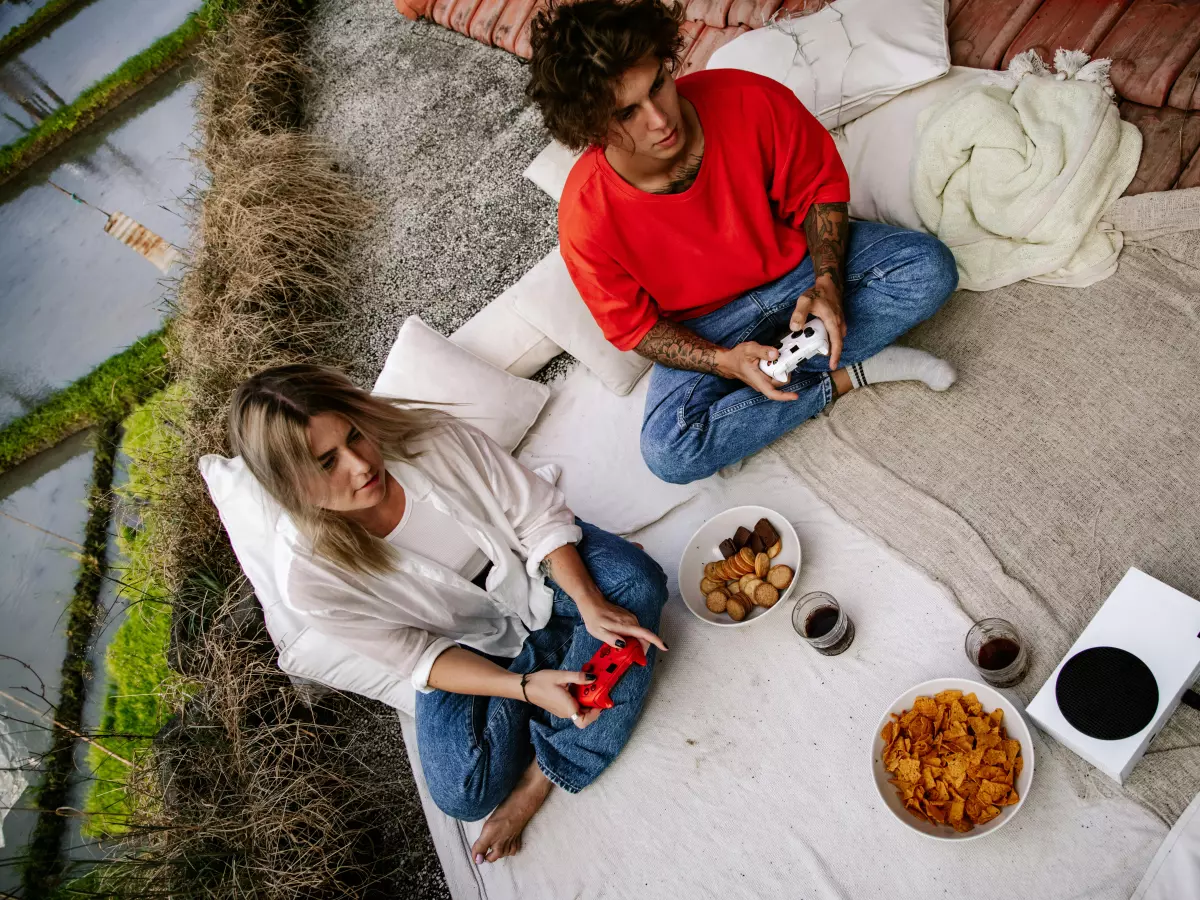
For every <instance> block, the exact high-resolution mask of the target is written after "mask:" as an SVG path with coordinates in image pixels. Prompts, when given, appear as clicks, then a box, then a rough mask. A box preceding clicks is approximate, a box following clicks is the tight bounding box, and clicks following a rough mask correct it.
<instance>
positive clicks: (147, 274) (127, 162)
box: [0, 70, 196, 425]
mask: <svg viewBox="0 0 1200 900" xmlns="http://www.w3.org/2000/svg"><path fill="white" fill-rule="evenodd" d="M188 74H189V72H188V70H180V71H179V72H177V73H174V74H172V75H167V76H164V77H163V78H162V79H160V80H159V81H158V82H156V83H155V84H154V85H153V86H152V87H151V88H149V89H147V91H146V92H144V96H142V95H139V97H138V99H137V100H136V101H135V102H132V103H130V104H128V107H129V108H128V109H126V108H125V107H122V110H121V111H120V115H119V116H114V117H110V118H106V119H105V120H104V121H103V122H102V123H101V125H100V127H99V128H95V129H92V130H89V131H88V132H87V133H86V134H84V135H82V136H81V137H79V138H77V139H76V140H74V141H72V142H71V143H70V144H68V145H67V146H65V147H63V148H61V149H60V150H59V151H56V152H55V153H52V154H50V155H49V156H47V157H46V158H44V159H42V160H40V161H39V162H38V163H36V164H35V165H34V166H32V167H31V168H30V169H28V170H26V171H25V172H23V173H22V174H21V175H20V176H19V177H18V178H17V179H14V181H12V182H9V183H8V184H6V185H4V186H3V187H0V425H2V424H3V423H4V422H6V421H9V420H11V419H12V418H14V417H15V416H17V415H20V414H21V412H23V411H24V410H26V409H28V408H29V406H30V405H31V404H32V403H35V402H37V401H38V400H39V399H41V398H42V397H44V396H45V395H46V394H47V393H48V392H50V391H51V390H54V389H57V388H60V387H63V386H64V385H66V384H69V383H70V382H71V381H73V380H75V379H76V378H79V377H80V376H82V375H84V374H86V373H87V372H88V371H90V370H91V369H93V368H94V367H95V366H97V365H99V364H100V363H101V362H103V361H104V360H105V359H107V358H108V357H109V356H111V355H112V354H113V353H115V352H117V351H118V350H120V349H121V348H123V347H126V346H128V345H129V344H131V343H132V342H133V341H135V340H136V339H137V338H139V337H141V336H142V335H144V334H148V333H149V332H151V331H154V330H155V329H156V328H157V327H158V326H159V325H160V323H161V322H162V309H161V308H160V305H161V304H160V300H161V298H162V296H163V294H164V291H165V288H164V285H163V282H162V280H161V278H162V276H161V274H160V273H159V271H158V270H157V269H155V268H154V266H152V265H150V264H149V263H148V262H147V261H146V260H145V259H143V258H141V257H139V256H138V255H137V254H136V253H133V252H131V251H130V250H129V248H127V247H123V246H122V245H121V244H120V243H118V242H117V241H116V240H114V239H113V238H112V237H110V236H109V235H107V234H105V233H104V217H103V215H101V214H100V213H98V212H96V211H95V210H91V209H88V208H86V207H83V206H80V205H78V204H76V203H73V202H72V201H71V200H70V199H69V198H67V197H64V196H63V195H62V194H60V193H59V192H58V191H56V190H55V189H54V188H52V187H50V186H49V185H48V184H47V183H46V181H47V179H53V180H54V181H55V182H56V183H58V184H61V185H62V186H63V187H64V188H66V189H67V190H70V191H75V192H76V193H78V194H79V195H80V196H82V197H86V198H87V200H88V201H89V202H91V203H93V204H95V205H96V206H98V207H100V208H102V209H107V210H110V211H111V210H118V209H119V210H121V211H122V212H124V213H126V214H127V215H129V216H131V217H133V218H134V219H136V220H137V221H138V222H140V223H141V224H143V225H145V226H146V227H147V228H149V229H151V230H152V231H154V232H156V233H158V234H160V235H162V236H163V237H164V238H165V239H166V240H168V241H170V242H171V243H173V244H175V245H176V246H180V247H184V246H187V238H188V233H187V228H186V225H185V222H184V219H183V213H184V205H183V199H182V198H184V196H185V195H186V193H187V191H188V189H189V186H190V184H191V182H192V177H193V170H192V165H191V162H190V160H189V158H188V149H187V147H186V146H185V142H187V141H188V140H189V138H190V136H191V132H192V127H193V122H194V116H195V114H194V110H193V108H192V104H193V100H194V98H195V93H196V89H195V86H194V85H193V84H192V83H191V82H188V81H186V80H185V79H186V77H187V76H188ZM164 206H165V207H166V208H165V209H164V208H163V207H164Z"/></svg>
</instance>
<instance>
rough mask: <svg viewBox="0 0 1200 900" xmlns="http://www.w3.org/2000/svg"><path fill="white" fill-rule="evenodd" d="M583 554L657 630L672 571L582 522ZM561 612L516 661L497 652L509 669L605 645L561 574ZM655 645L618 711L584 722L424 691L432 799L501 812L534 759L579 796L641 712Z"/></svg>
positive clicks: (602, 583) (420, 731)
mask: <svg viewBox="0 0 1200 900" xmlns="http://www.w3.org/2000/svg"><path fill="white" fill-rule="evenodd" d="M579 525H580V527H581V528H582V529H583V540H581V541H580V542H579V544H578V548H579V554H580V556H582V557H583V562H584V564H585V565H586V566H587V569H588V571H589V572H590V573H591V575H592V580H593V581H595V582H596V586H597V587H598V588H600V591H601V593H603V594H604V596H605V597H607V598H608V600H609V601H610V602H612V603H615V604H616V605H617V606H621V607H624V608H625V609H627V610H629V611H630V612H632V613H634V614H635V615H636V616H637V617H638V623H639V624H641V625H642V626H643V627H645V628H649V629H650V630H651V631H655V632H657V631H658V624H659V617H660V615H661V613H662V608H663V604H664V603H666V602H667V576H666V575H665V574H664V573H663V570H662V568H661V567H660V566H659V565H658V563H656V562H655V561H654V560H653V559H651V558H650V557H649V556H648V555H646V553H645V552H644V551H642V550H640V549H638V548H637V547H635V546H634V545H633V544H631V543H629V542H628V541H625V540H622V539H621V538H619V537H617V536H616V535H613V534H609V533H608V532H606V531H602V530H600V529H599V528H596V527H595V526H594V525H589V524H588V523H586V522H579ZM549 585H550V587H551V588H553V590H554V612H553V614H552V615H551V617H550V621H549V622H548V623H546V627H545V628H543V629H541V630H540V631H535V632H533V633H532V634H530V635H529V637H528V638H526V640H525V646H524V647H522V648H521V653H520V655H519V656H518V657H517V658H516V659H502V658H498V657H489V658H490V659H491V660H492V661H493V662H495V663H497V664H498V665H500V666H502V667H503V668H506V669H508V670H509V671H510V672H521V673H525V672H533V671H536V670H538V669H549V668H557V669H564V670H567V671H574V672H578V671H579V670H580V669H582V668H583V665H584V663H586V662H587V661H588V660H589V659H591V658H592V654H594V653H595V652H596V651H597V650H599V649H600V641H598V640H596V638H594V637H592V636H591V635H590V634H588V633H587V629H585V628H584V625H583V619H581V618H580V616H579V610H578V609H577V608H576V606H575V602H574V601H573V600H572V599H571V598H570V597H568V596H567V595H566V594H565V593H564V592H563V590H562V588H560V587H559V586H558V585H557V584H555V583H554V582H553V581H551V582H549ZM657 652H658V651H657V649H656V648H654V647H651V648H650V650H649V652H647V654H646V665H645V666H644V667H643V666H638V665H633V666H631V667H630V668H629V670H628V671H627V672H626V673H625V675H624V676H623V677H622V678H621V680H620V681H619V682H617V684H616V686H615V687H614V688H613V689H612V693H611V695H610V696H611V697H612V701H613V707H612V709H606V710H605V711H604V712H602V713H601V714H600V717H599V718H598V719H596V721H595V722H593V723H592V724H591V725H589V726H588V727H587V728H576V727H575V724H574V723H573V722H572V721H571V720H570V719H560V718H558V717H557V716H553V715H551V714H550V713H548V712H546V710H544V709H541V708H540V707H537V706H533V705H532V704H529V703H525V702H523V701H521V700H509V699H507V698H502V697H475V696H471V695H469V694H451V693H448V692H446V691H431V692H430V693H427V694H417V746H418V748H419V751H420V755H421V767H422V768H423V769H424V770H425V781H426V782H427V783H428V785H429V793H430V795H431V796H432V797H433V801H434V803H436V804H437V805H438V808H439V809H441V810H442V811H443V812H444V813H446V814H447V815H449V816H453V817H454V818H456V819H463V820H465V821H471V822H473V821H475V820H477V819H482V818H483V817H484V816H486V815H487V814H488V813H489V812H491V811H492V810H493V809H495V808H496V807H497V806H498V805H499V804H500V803H501V802H502V801H503V800H504V799H505V798H506V797H508V795H509V794H510V793H512V789H513V787H514V786H515V785H516V783H517V781H518V779H520V777H521V773H522V772H524V771H525V769H527V768H528V767H529V763H530V761H531V760H533V759H536V760H537V762H538V766H539V767H540V768H541V770H542V771H543V772H544V773H545V774H546V777H547V778H549V779H550V781H552V782H553V783H554V784H556V785H558V786H559V787H561V788H563V789H564V790H566V791H569V792H570V793H572V794H574V793H576V792H578V791H580V790H581V789H583V788H585V787H587V786H588V785H589V784H591V783H592V782H593V781H595V780H596V778H597V777H598V776H599V775H600V773H601V772H603V771H604V769H605V768H606V767H607V766H608V764H609V763H611V762H612V761H613V760H614V759H616V758H617V754H619V753H620V752H621V748H623V747H624V746H625V742H626V741H627V740H629V735H630V734H631V733H632V732H633V727H634V725H635V724H637V720H638V716H639V715H640V714H641V712H642V703H643V702H644V701H645V699H646V691H647V689H648V688H649V687H650V677H651V675H652V674H653V671H654V661H655V658H656V654H657Z"/></svg>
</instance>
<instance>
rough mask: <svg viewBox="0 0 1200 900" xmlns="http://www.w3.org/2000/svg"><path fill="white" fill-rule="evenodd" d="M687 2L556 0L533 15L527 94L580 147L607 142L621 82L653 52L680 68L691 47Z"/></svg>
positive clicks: (559, 135) (556, 132)
mask: <svg viewBox="0 0 1200 900" xmlns="http://www.w3.org/2000/svg"><path fill="white" fill-rule="evenodd" d="M682 21H683V5H682V4H678V5H674V4H673V5H671V6H667V5H666V4H665V3H663V2H662V0H623V2H622V0H580V2H576V3H572V2H569V0H551V2H550V3H549V5H548V6H547V7H546V8H545V9H544V10H542V11H541V12H539V13H538V14H537V16H535V17H534V19H533V24H532V27H531V33H530V37H531V40H532V44H533V56H532V58H531V59H530V64H529V65H530V75H529V84H528V86H527V87H526V88H525V94H526V96H528V97H529V99H530V100H532V101H533V102H534V103H536V104H537V106H538V108H539V109H540V110H541V111H542V121H543V122H545V123H546V128H547V130H549V132H550V134H552V135H553V136H554V137H555V138H556V139H557V140H558V141H560V142H561V143H563V144H565V145H566V146H568V147H570V148H571V149H572V150H583V149H585V148H587V147H589V146H593V145H598V144H603V143H604V142H605V138H606V137H607V135H608V130H609V123H610V120H611V119H612V117H613V114H614V113H615V112H616V105H617V101H616V85H617V81H618V80H619V79H620V77H621V76H622V75H624V74H625V72H627V71H628V70H629V69H632V68H633V67H634V66H636V65H637V64H638V63H639V62H641V61H642V60H643V59H644V58H645V57H647V56H649V55H653V56H655V57H657V58H658V59H660V60H663V61H664V62H666V63H667V65H668V67H669V68H670V69H671V70H672V71H673V70H674V69H675V67H676V66H677V65H678V63H679V55H680V51H681V50H682V49H683V36H682V34H681V33H680V30H679V26H680V23H681V22H682Z"/></svg>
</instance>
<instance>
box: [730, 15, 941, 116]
mask: <svg viewBox="0 0 1200 900" xmlns="http://www.w3.org/2000/svg"><path fill="white" fill-rule="evenodd" d="M708 68H709V69H745V70H746V71H748V72H757V73H759V74H760V75H765V76H767V77H768V78H773V79H775V80H776V81H778V82H780V83H781V84H783V85H786V86H787V87H788V88H790V89H791V91H792V92H793V93H794V94H795V95H796V96H797V97H798V98H799V99H800V102H801V103H803V104H804V105H805V107H807V108H808V110H809V111H810V112H812V114H813V115H815V116H816V117H817V118H818V119H819V120H820V122H821V124H822V125H824V126H825V127H826V128H836V127H838V126H839V125H845V124H846V123H847V122H851V121H853V120H854V119H856V118H857V117H859V116H861V115H864V114H865V113H867V112H870V111H871V110H872V109H875V108H876V107H878V106H882V105H883V104H884V103H886V102H887V101H888V100H889V99H890V98H892V97H894V96H896V95H897V94H899V93H900V92H901V91H905V90H908V89H909V88H913V87H916V86H917V85H919V84H924V83H925V82H927V81H932V80H933V79H935V78H937V77H939V76H940V75H943V74H944V73H945V72H946V71H947V70H948V69H949V68H950V48H949V46H948V44H947V40H946V0H836V2H835V3H832V4H830V5H829V6H827V7H825V8H824V9H822V10H820V11H818V12H815V13H813V14H812V15H808V16H794V17H790V18H780V19H778V20H777V21H776V22H774V23H773V24H771V25H768V26H767V27H765V28H758V29H755V30H753V31H748V32H746V33H745V34H743V35H741V36H739V37H736V38H734V39H733V40H732V41H730V42H729V43H728V44H726V45H725V46H723V47H721V48H720V49H718V50H717V52H716V53H714V54H713V55H712V58H711V59H710V60H709V61H708Z"/></svg>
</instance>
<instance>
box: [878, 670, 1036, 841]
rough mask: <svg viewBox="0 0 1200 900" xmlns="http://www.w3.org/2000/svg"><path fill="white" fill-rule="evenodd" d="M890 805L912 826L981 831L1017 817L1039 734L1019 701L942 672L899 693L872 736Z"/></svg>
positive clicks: (945, 834) (950, 834)
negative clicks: (1024, 715) (1034, 738)
mask: <svg viewBox="0 0 1200 900" xmlns="http://www.w3.org/2000/svg"><path fill="white" fill-rule="evenodd" d="M871 769H872V771H873V773H874V776H875V779H874V780H875V787H876V789H877V790H878V791H879V797H880V799H881V800H883V804H884V806H886V807H887V808H888V809H889V810H891V812H892V814H893V815H895V817H896V818H897V819H898V820H899V821H901V822H903V823H904V824H905V825H907V826H909V827H910V828H912V829H913V830H914V831H919V832H920V833H921V834H924V835H927V836H928V837H932V838H940V839H943V840H971V839H972V838H978V837H983V836H985V835H988V834H991V833H992V832H994V831H996V830H997V829H999V828H1002V827H1003V826H1004V825H1006V824H1007V823H1008V822H1010V821H1012V818H1013V816H1015V815H1016V814H1017V812H1018V811H1019V810H1020V808H1021V806H1022V804H1023V803H1024V802H1025V797H1026V795H1027V794H1028V793H1029V787H1030V785H1031V784H1032V783H1033V741H1032V740H1031V738H1030V735H1029V727H1028V726H1027V725H1026V724H1025V720H1024V719H1023V718H1022V717H1021V712H1020V710H1019V709H1017V707H1016V706H1015V705H1013V703H1012V702H1011V701H1010V700H1009V699H1008V698H1007V697H1005V696H1004V695H1003V694H1001V693H1000V692H999V691H997V690H995V689H994V688H991V687H988V686H987V685H986V684H982V683H980V682H978V681H972V680H970V679H967V678H936V679H934V680H933V681H926V682H924V683H922V684H918V685H917V686H916V687H914V688H911V689H909V690H907V691H905V692H904V693H903V694H901V695H900V696H899V697H897V698H896V700H895V702H894V703H892V705H891V707H890V708H889V709H888V710H887V712H885V713H884V714H883V718H882V719H881V720H880V722H879V726H878V728H877V729H876V731H875V735H874V738H873V740H872V743H871Z"/></svg>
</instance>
